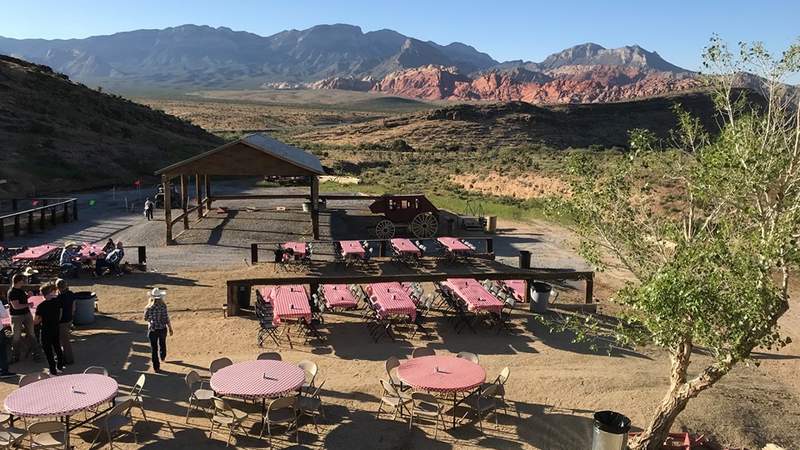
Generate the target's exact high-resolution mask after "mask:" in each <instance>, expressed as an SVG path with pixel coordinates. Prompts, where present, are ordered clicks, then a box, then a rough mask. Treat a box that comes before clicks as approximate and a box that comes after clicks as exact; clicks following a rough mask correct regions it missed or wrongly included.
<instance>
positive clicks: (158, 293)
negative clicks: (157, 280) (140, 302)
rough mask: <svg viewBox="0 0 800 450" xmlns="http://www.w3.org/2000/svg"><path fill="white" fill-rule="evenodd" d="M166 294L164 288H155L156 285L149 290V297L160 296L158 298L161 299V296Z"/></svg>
mask: <svg viewBox="0 0 800 450" xmlns="http://www.w3.org/2000/svg"><path fill="white" fill-rule="evenodd" d="M166 296H167V291H166V290H165V289H159V288H157V287H154V288H153V289H152V290H151V291H150V298H160V299H163V298H164V297H166Z"/></svg>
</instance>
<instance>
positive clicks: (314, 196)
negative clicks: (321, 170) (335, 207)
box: [311, 175, 319, 240]
mask: <svg viewBox="0 0 800 450" xmlns="http://www.w3.org/2000/svg"><path fill="white" fill-rule="evenodd" d="M311 233H312V235H313V237H314V240H317V239H319V178H318V177H317V176H316V175H312V176H311Z"/></svg>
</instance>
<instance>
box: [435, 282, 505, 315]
mask: <svg viewBox="0 0 800 450" xmlns="http://www.w3.org/2000/svg"><path fill="white" fill-rule="evenodd" d="M444 284H445V285H446V286H448V287H449V288H450V289H451V290H452V291H453V292H455V293H456V295H458V296H459V297H461V299H463V300H464V302H465V303H466V304H467V309H469V310H470V311H491V312H496V313H499V312H500V310H502V309H503V302H501V301H500V300H498V299H497V298H496V297H495V296H494V295H492V293H491V292H489V291H487V290H486V288H485V287H483V286H482V285H481V284H480V283H479V282H478V281H477V280H473V279H470V278H449V279H448V280H447V281H446V282H445V283H444Z"/></svg>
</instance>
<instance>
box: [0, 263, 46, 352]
mask: <svg viewBox="0 0 800 450" xmlns="http://www.w3.org/2000/svg"><path fill="white" fill-rule="evenodd" d="M24 281H25V277H24V276H22V275H21V274H15V275H14V276H13V277H11V289H9V290H8V294H7V296H6V298H7V299H8V306H9V314H10V315H11V331H12V332H13V333H14V334H13V337H12V338H11V346H12V349H13V361H19V359H20V357H21V355H22V345H23V342H24V343H25V344H27V347H28V352H29V353H33V360H34V361H39V360H40V359H41V355H40V354H39V349H38V346H37V344H36V339H35V338H34V334H33V333H34V331H33V316H31V310H30V309H29V308H28V294H27V293H26V292H25V291H23V290H22V284H23V283H24ZM23 331H24V332H25V337H24V338H23V337H22V332H23ZM26 356H27V355H26Z"/></svg>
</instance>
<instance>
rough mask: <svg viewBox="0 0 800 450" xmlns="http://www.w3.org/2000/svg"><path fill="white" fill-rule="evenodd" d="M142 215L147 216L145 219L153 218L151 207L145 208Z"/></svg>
mask: <svg viewBox="0 0 800 450" xmlns="http://www.w3.org/2000/svg"><path fill="white" fill-rule="evenodd" d="M144 215H145V217H147V220H153V208H148V209H145V210H144Z"/></svg>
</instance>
